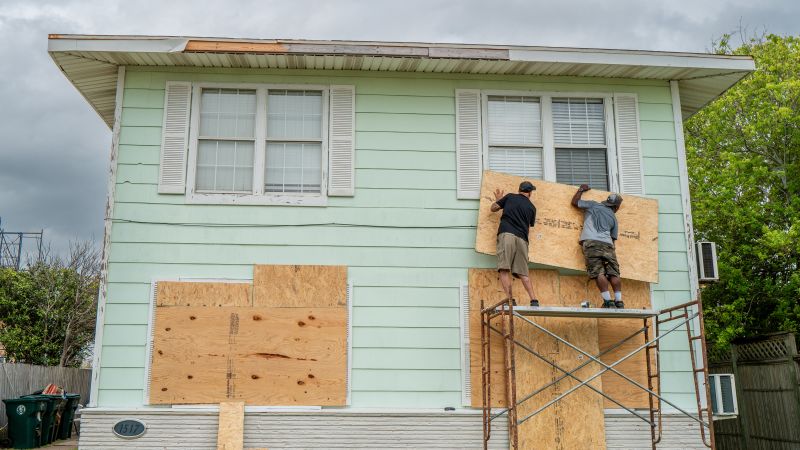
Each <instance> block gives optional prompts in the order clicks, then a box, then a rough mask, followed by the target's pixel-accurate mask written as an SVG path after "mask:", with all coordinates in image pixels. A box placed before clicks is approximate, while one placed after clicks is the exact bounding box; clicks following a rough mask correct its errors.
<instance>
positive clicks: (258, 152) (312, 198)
mask: <svg viewBox="0 0 800 450" xmlns="http://www.w3.org/2000/svg"><path fill="white" fill-rule="evenodd" d="M208 88H224V89H252V90H255V91H256V119H255V127H256V129H255V134H254V136H253V142H254V153H253V191H252V192H253V193H202V192H195V184H196V172H197V142H198V138H199V125H200V94H201V91H202V89H208ZM270 89H287V90H306V91H321V92H322V117H321V120H322V131H321V139H320V143H321V147H322V149H321V150H322V155H321V158H322V161H320V170H321V173H322V177H321V179H320V193H319V194H303V193H297V194H294V193H264V183H263V181H264V163H265V160H266V145H267V135H266V134H267V131H266V127H267V93H268V91H269V90H270ZM329 95H330V87H329V86H327V85H317V84H308V85H305V84H269V83H211V82H209V83H206V82H203V83H193V84H192V97H193V101H192V113H191V125H190V132H189V158H188V160H189V162H188V164H187V165H188V167H187V171H186V197H185V201H186V203H187V204H203V205H292V206H327V204H328V186H327V184H328V183H327V180H328V111H329V109H330V106H329ZM247 140H248V141H249V139H247Z"/></svg>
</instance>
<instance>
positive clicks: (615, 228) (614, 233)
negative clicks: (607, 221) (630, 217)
mask: <svg viewBox="0 0 800 450" xmlns="http://www.w3.org/2000/svg"><path fill="white" fill-rule="evenodd" d="M618 237H619V223H618V222H617V219H616V218H614V226H613V227H611V240H612V241H616V240H617V238H618Z"/></svg>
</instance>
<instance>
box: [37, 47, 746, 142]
mask: <svg viewBox="0 0 800 450" xmlns="http://www.w3.org/2000/svg"><path fill="white" fill-rule="evenodd" d="M48 51H49V53H50V56H51V57H52V58H53V61H55V63H56V64H57V65H58V66H59V68H60V69H61V71H62V72H64V74H65V75H66V76H67V78H68V79H69V80H70V82H71V83H72V84H73V85H75V87H76V88H77V89H78V91H80V92H81V94H83V96H84V97H85V98H86V100H87V101H88V102H89V104H91V105H92V107H93V108H94V109H95V110H96V111H97V113H98V114H100V116H101V117H102V118H103V120H104V121H105V122H106V123H107V124H108V126H109V127H111V126H113V121H114V101H115V91H116V83H117V67H118V66H189V67H237V68H270V69H272V68H278V69H329V70H363V71H384V72H428V73H469V74H502V75H547V76H580V77H603V78H633V79H650V80H677V81H678V82H679V85H680V96H681V108H682V112H683V117H684V118H687V117H689V116H691V115H692V114H694V113H695V112H697V111H698V110H699V109H700V108H702V107H703V106H704V105H706V104H707V103H708V102H710V101H712V100H714V99H715V98H717V97H718V96H719V95H720V94H722V93H723V92H725V91H726V90H727V89H728V88H730V87H731V86H733V85H734V84H736V82H738V81H739V80H741V79H742V78H743V77H745V76H746V75H747V74H748V73H750V72H752V71H753V70H754V69H755V64H754V63H753V59H752V58H751V57H749V56H729V55H713V54H704V53H674V52H655V51H639V50H609V49H586V48H560V47H528V46H513V45H471V44H427V43H418V42H357V41H304V40H262V39H227V38H195V37H157V36H91V35H90V36H86V35H66V34H51V35H50V36H49V39H48Z"/></svg>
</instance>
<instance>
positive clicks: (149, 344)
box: [142, 280, 169, 405]
mask: <svg viewBox="0 0 800 450" xmlns="http://www.w3.org/2000/svg"><path fill="white" fill-rule="evenodd" d="M161 281H169V280H161ZM157 289H158V281H157V280H153V281H151V282H150V299H149V301H150V303H149V305H148V307H147V317H149V320H148V321H147V340H146V341H145V360H144V389H143V392H142V404H143V405H149V404H150V381H151V370H152V364H151V361H152V359H151V358H152V357H153V345H155V339H154V338H153V325H154V323H155V321H156V300H157V296H158V292H157Z"/></svg>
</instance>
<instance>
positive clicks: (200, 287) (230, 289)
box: [156, 281, 252, 306]
mask: <svg viewBox="0 0 800 450" xmlns="http://www.w3.org/2000/svg"><path fill="white" fill-rule="evenodd" d="M251 296H252V286H251V285H250V283H208V282H185V281H159V282H158V291H157V296H156V300H157V302H156V305H157V306H250V304H251Z"/></svg>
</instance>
